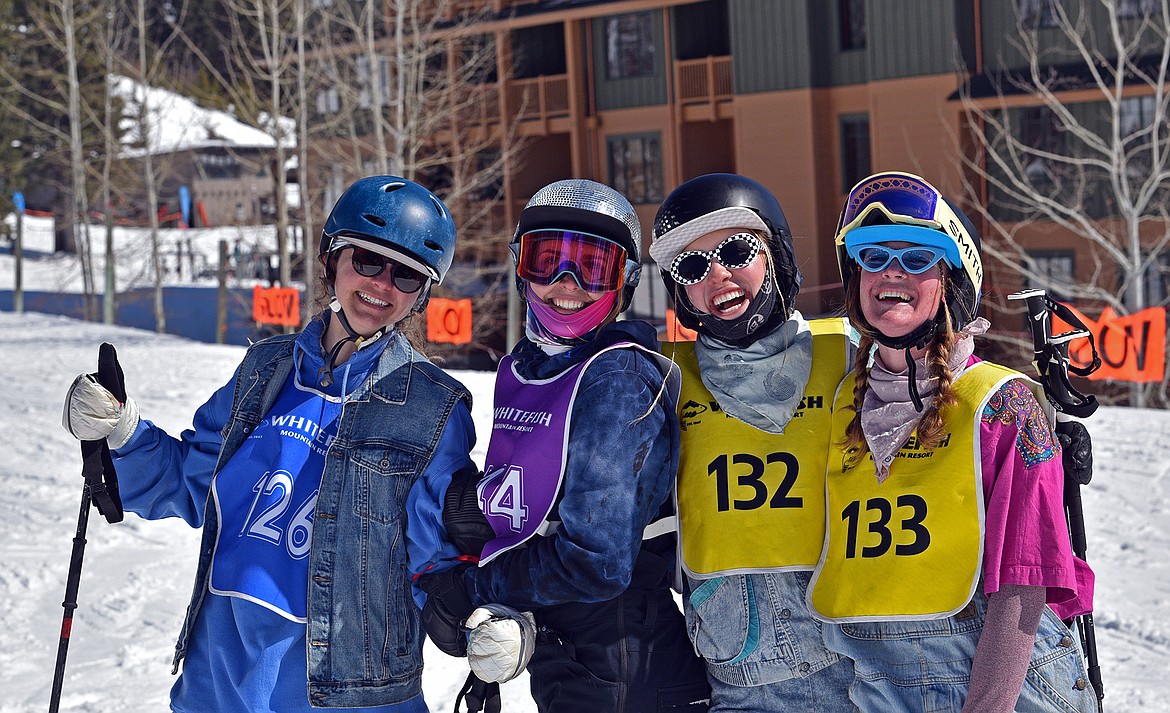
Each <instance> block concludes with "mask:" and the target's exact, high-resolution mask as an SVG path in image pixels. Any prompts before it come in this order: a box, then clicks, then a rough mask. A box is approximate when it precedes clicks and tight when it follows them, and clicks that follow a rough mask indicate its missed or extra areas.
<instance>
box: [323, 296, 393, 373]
mask: <svg viewBox="0 0 1170 713" xmlns="http://www.w3.org/2000/svg"><path fill="white" fill-rule="evenodd" d="M332 291H333V290H332V288H330V292H332ZM329 311H330V312H333V313H334V315H336V317H337V321H338V322H339V323H340V324H341V326H342V328H343V329H345V334H346V336H345V337H343V338H342V339H339V340H337V343H336V344H334V345H333V348H332V349H330V350H329V355H328V356H327V357H326V359H325V366H323V367H321V369H320V371H318V372H317V379H318V381H320V383H321V386H329V385H331V384H332V383H333V370H334V369H336V368H337V357H338V356H339V355H340V354H341V350H342V349H344V348H345V345H346V344H349V343H350V342H353V344H354V346H355V348H356V349H363V348H365V347H367V346H369V345H371V344H373V343H374V342H376V341H378V340H379V339H381V338H382V337H383V336H385V335H386V332H388V331H390V326H388V325H387V326H383V327H380V328H379V329H378V331H376V332H374V333H373V334H371V335H370V336H368V337H363V336H362V335H360V334H358V333H357V332H355V331H354V329H353V327H351V326H350V325H349V320H348V319H346V318H345V310H343V309H342V308H341V302H339V301H338V299H337V297H336V296H334V297H333V299H332V301H330V302H329Z"/></svg>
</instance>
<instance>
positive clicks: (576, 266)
mask: <svg viewBox="0 0 1170 713" xmlns="http://www.w3.org/2000/svg"><path fill="white" fill-rule="evenodd" d="M626 262H627V260H626V250H625V248H623V247H622V246H620V245H618V244H617V243H615V242H613V241H611V240H607V239H605V238H602V237H600V236H597V235H590V234H588V233H578V232H575V231H570V230H534V231H532V232H529V233H525V234H524V235H521V236H520V246H519V254H518V256H517V259H516V274H517V275H518V276H519V277H520V278H521V279H523V280H527V281H529V282H532V283H535V284H537V285H551V284H553V283H555V282H556V281H557V280H559V279H561V277H563V276H565V275H566V274H567V275H570V276H571V277H572V278H573V279H574V280H575V281H576V282H577V284H578V285H580V286H581V289H583V290H585V291H586V292H612V291H614V290H617V289H619V288H620V287H621V286H622V284H623V283H624V281H625V275H626V272H627V266H626Z"/></svg>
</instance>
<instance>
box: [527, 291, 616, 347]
mask: <svg viewBox="0 0 1170 713" xmlns="http://www.w3.org/2000/svg"><path fill="white" fill-rule="evenodd" d="M527 292H528V309H529V313H530V314H531V316H532V317H533V318H535V319H536V321H537V322H538V323H539V326H540V327H541V328H543V329H544V330H545V331H547V332H549V333H550V334H553V335H555V336H557V337H560V338H561V339H580V338H581V337H583V336H585V335H586V334H588V333H589V332H591V331H592V330H594V329H597V328H598V327H599V326H601V323H602V322H604V321H605V320H606V318H607V317H609V314H610V312H611V311H613V306H614V302H615V301H616V300H617V296H618V291H617V290H615V291H613V292H606V293H605V294H604V295H602V297H601V298H600V299H599V300H597V301H596V302H594V303H593V304H591V305H589V306H588V307H586V308H585V309H583V310H581V311H580V312H576V313H574V314H561V313H560V312H557V311H556V310H554V309H553V308H552V307H549V306H548V305H547V304H545V303H544V302H542V301H541V299H540V298H539V297H537V296H536V295H535V294H533V292H532V288H531V287H528V288H527Z"/></svg>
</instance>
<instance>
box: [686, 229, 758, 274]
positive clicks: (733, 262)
mask: <svg viewBox="0 0 1170 713" xmlns="http://www.w3.org/2000/svg"><path fill="white" fill-rule="evenodd" d="M762 247H763V245H762V244H761V243H760V239H759V238H757V237H756V236H755V235H752V234H751V233H736V234H735V235H730V236H728V237H727V238H726V239H724V241H723V242H721V243H719V244H718V245H716V246H715V248H714V249H712V250H687V251H685V252H681V253H679V254H678V256H677V257H676V258H675V259H674V260H673V261H672V262H671V263H670V276H671V277H673V278H674V281H675V282H677V283H678V284H680V285H693V284H695V283H698V282H702V281H703V278H705V277H706V276H707V273H709V272H710V271H711V261H712V260H713V259H714V260H718V261H719V264H720V265H722V266H723V267H725V268H727V269H728V270H737V269H739V268H741V267H747V266H748V265H750V264H751V263H752V260H755V259H756V255H759V254H760V249H761V248H762Z"/></svg>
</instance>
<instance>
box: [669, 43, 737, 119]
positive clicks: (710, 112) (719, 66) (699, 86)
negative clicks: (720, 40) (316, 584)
mask: <svg viewBox="0 0 1170 713" xmlns="http://www.w3.org/2000/svg"><path fill="white" fill-rule="evenodd" d="M674 86H675V97H676V99H675V101H676V102H677V103H678V106H679V108H680V109H682V112H681V113H682V117H683V120H684V121H702V120H708V121H713V120H715V119H720V118H725V117H724V116H723V114H724V113H727V112H729V111H730V105H731V99H732V97H733V96H734V94H735V82H734V79H733V77H732V73H731V57H730V56H723V57H703V58H701V59H685V60H682V59H680V60H677V61H675V63H674Z"/></svg>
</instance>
